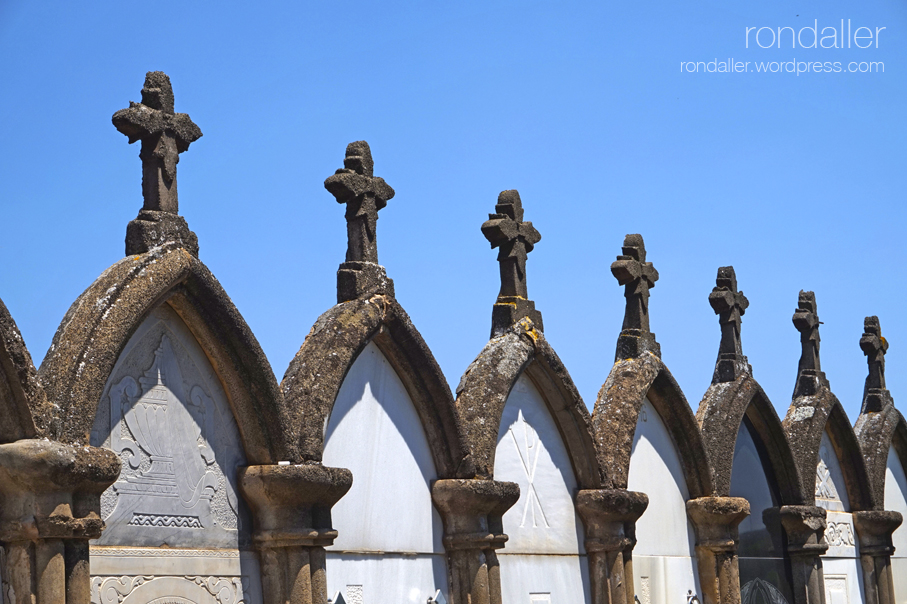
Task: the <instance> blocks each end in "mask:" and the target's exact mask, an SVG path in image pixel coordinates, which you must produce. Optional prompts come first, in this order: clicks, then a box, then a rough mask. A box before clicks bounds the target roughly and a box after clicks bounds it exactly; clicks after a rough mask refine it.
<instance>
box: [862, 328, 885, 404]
mask: <svg viewBox="0 0 907 604" xmlns="http://www.w3.org/2000/svg"><path fill="white" fill-rule="evenodd" d="M863 331H864V333H863V337H862V338H860V348H862V349H863V354H865V355H866V362H867V363H869V375H868V376H867V377H866V388H867V389H869V388H878V389H884V388H885V353H886V352H888V340H886V339H885V338H883V337H882V327H881V326H880V325H879V318H878V317H866V319H865V320H864V321H863Z"/></svg>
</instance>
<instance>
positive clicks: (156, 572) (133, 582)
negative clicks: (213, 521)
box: [91, 546, 262, 604]
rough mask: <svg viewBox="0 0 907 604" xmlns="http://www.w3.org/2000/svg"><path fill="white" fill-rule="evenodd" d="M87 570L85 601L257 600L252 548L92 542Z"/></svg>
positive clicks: (242, 603) (249, 603)
mask: <svg viewBox="0 0 907 604" xmlns="http://www.w3.org/2000/svg"><path fill="white" fill-rule="evenodd" d="M91 572H92V579H91V604H145V603H147V602H152V601H155V600H158V599H160V598H166V601H169V602H192V603H195V604H256V603H258V602H261V601H262V596H261V581H260V576H261V574H260V569H259V564H258V556H257V555H256V554H255V553H254V552H239V551H237V550H185V549H159V548H130V547H97V546H92V548H91Z"/></svg>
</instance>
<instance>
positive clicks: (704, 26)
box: [0, 0, 907, 421]
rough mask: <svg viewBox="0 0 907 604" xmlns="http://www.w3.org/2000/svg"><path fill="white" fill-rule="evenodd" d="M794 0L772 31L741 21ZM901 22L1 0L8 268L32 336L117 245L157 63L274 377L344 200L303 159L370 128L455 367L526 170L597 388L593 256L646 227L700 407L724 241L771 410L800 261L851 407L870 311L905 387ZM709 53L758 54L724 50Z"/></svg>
mask: <svg viewBox="0 0 907 604" xmlns="http://www.w3.org/2000/svg"><path fill="white" fill-rule="evenodd" d="M842 19H843V20H844V29H845V32H844V35H845V36H846V39H847V40H848V41H849V43H850V48H846V47H845V48H804V46H811V45H812V41H813V38H812V36H813V34H812V33H811V30H805V31H803V28H805V27H813V26H815V24H816V23H818V29H819V33H820V42H822V43H824V44H825V45H830V44H835V43H837V44H838V45H839V46H840V45H841V43H842V40H841V32H840V29H841V20H842ZM848 21H849V22H850V33H849V34H848V33H847V31H846V29H847V24H848ZM785 27H789V28H791V30H786V29H781V38H780V39H781V42H782V47H781V48H777V42H775V43H774V44H775V45H774V46H773V47H772V48H760V47H759V44H762V45H765V46H768V45H771V44H772V40H773V39H774V38H775V36H777V34H778V31H779V28H785ZM826 27H828V28H836V30H837V31H836V33H835V34H834V38H827V36H831V35H832V34H831V31H832V30H831V29H828V30H825V28H826ZM859 27H866V28H868V29H866V30H858V28H859ZM748 28H756V29H752V30H750V32H749V39H748V40H749V48H747V29H748ZM759 28H765V29H763V30H762V31H759ZM877 28H878V29H877ZM881 28H884V29H881ZM793 31H796V32H798V34H799V42H794V43H795V44H796V48H791V46H790V45H791V43H792V41H793V40H792V35H791V33H792V32H793ZM867 32H869V33H871V34H872V36H873V37H872V38H866V37H865V36H866V34H867ZM905 32H907V4H905V3H904V2H903V1H902V0H868V1H867V2H861V3H854V2H843V1H841V0H822V1H818V0H784V1H781V0H758V1H757V0H699V1H697V2H664V1H662V0H657V1H655V2H621V3H615V2H569V1H568V2H556V3H555V2H535V1H531V0H523V1H521V2H475V3H469V2H443V3H442V2H409V3H402V2H398V3H359V2H344V3H329V2H292V3H283V4H280V3H276V2H275V3H252V2H242V3H232V4H231V3H226V2H218V3H214V2H166V1H159V2H154V3H147V2H146V3H137V2H93V3H73V2H40V3H36V2H26V1H25V0H3V1H2V2H0V82H2V84H0V86H2V94H0V116H2V119H3V129H2V131H3V135H2V143H0V199H2V203H3V213H2V223H0V224H2V225H3V229H2V238H0V298H2V299H3V300H4V302H5V303H6V304H7V306H8V307H9V310H10V312H11V313H12V314H13V317H14V318H15V320H16V321H17V322H18V325H19V327H20V328H21V331H22V333H23V336H24V338H25V340H26V343H27V345H28V347H29V349H30V351H31V353H32V356H33V357H34V360H35V363H36V364H40V361H41V359H42V358H43V357H44V354H45V351H46V350H47V347H48V346H49V344H50V341H51V338H52V336H53V333H54V331H55V329H56V327H57V325H58V324H59V322H60V320H61V319H62V318H63V315H64V313H65V312H66V310H67V308H68V307H69V305H70V304H71V303H72V301H73V300H74V299H75V298H76V297H77V296H78V295H79V294H80V293H81V292H82V291H83V290H84V289H85V288H86V287H87V286H88V285H89V284H90V283H91V282H92V281H93V280H94V279H95V278H96V277H97V276H98V275H99V274H100V273H101V272H102V271H103V270H104V269H105V268H106V267H107V266H109V265H110V264H112V263H114V262H115V261H117V260H118V259H120V258H121V257H122V256H123V253H124V251H123V238H124V235H125V229H126V224H127V222H128V221H129V220H131V219H133V218H134V217H135V215H136V213H137V211H138V210H139V208H140V207H141V204H142V199H141V167H140V162H139V159H138V152H139V145H138V144H136V145H133V146H129V145H128V144H127V140H126V138H125V137H124V136H123V135H122V134H120V133H119V132H117V131H116V130H115V129H114V127H113V126H112V125H111V123H110V117H111V115H112V114H113V113H114V112H115V111H116V110H118V109H121V108H124V107H126V106H128V103H129V101H130V100H132V101H139V100H141V95H140V90H141V87H142V83H143V81H144V75H145V72H146V71H149V70H162V71H165V72H166V73H167V74H169V75H170V77H171V80H172V82H173V86H174V91H175V94H176V109H177V111H181V112H186V113H188V114H189V115H190V116H191V118H192V119H193V120H194V121H195V123H197V124H198V125H199V126H200V127H201V129H202V131H203V132H204V137H203V138H202V139H200V140H199V141H197V142H196V143H193V145H192V147H191V148H190V149H189V151H188V152H187V153H184V154H183V155H182V156H181V161H180V164H179V177H178V179H179V192H180V210H181V213H182V215H183V216H185V217H186V219H187V220H188V222H189V225H190V227H191V228H192V229H193V230H194V231H195V232H196V233H197V234H198V236H199V240H200V245H201V258H202V260H203V261H204V262H205V263H206V264H207V265H208V266H209V267H210V268H211V270H212V271H213V272H214V274H215V275H216V276H217V277H218V279H219V280H220V282H221V283H222V284H223V286H224V287H225V289H226V290H227V292H228V293H229V294H230V296H231V297H232V299H233V301H234V302H235V303H236V305H237V307H238V308H239V310H240V312H242V314H243V315H244V317H245V318H246V320H247V321H248V323H249V325H250V326H251V328H252V330H253V331H254V332H255V334H256V335H257V337H258V339H259V341H260V342H261V344H262V347H263V348H264V350H265V352H266V353H267V355H268V358H269V359H270V361H271V365H272V367H273V369H274V371H275V373H276V374H277V377H278V379H280V378H281V377H282V376H283V373H284V371H285V369H286V367H287V365H288V363H289V362H290V359H291V358H292V357H293V355H294V354H295V353H296V351H297V350H298V348H299V346H300V345H301V344H302V341H303V339H304V338H305V336H306V334H307V333H308V331H309V329H310V327H311V325H312V323H313V322H314V321H315V319H316V318H317V317H318V315H319V314H321V313H322V312H323V311H324V310H326V309H327V308H329V307H330V306H331V305H332V304H334V302H335V283H336V277H335V271H336V269H337V265H338V264H339V263H340V262H342V261H343V256H344V252H345V248H346V238H345V223H344V218H343V207H341V206H339V205H338V204H337V203H336V202H335V201H334V198H333V197H332V196H331V195H330V194H329V193H327V191H325V190H324V188H323V181H324V179H325V178H326V177H327V176H329V175H330V174H332V173H333V172H334V170H335V169H337V168H339V167H341V166H342V160H343V155H344V149H345V147H346V145H347V143H349V142H351V141H355V140H360V139H365V140H367V141H368V142H369V143H370V144H371V148H372V152H373V155H374V158H375V173H376V175H378V176H382V177H384V178H385V179H386V180H387V182H388V183H389V184H390V185H391V186H393V187H394V188H395V189H396V192H397V195H396V197H395V198H394V199H392V200H391V201H390V203H389V204H388V206H387V208H385V209H384V210H382V211H381V214H380V220H379V222H378V243H379V254H380V260H381V263H382V264H384V265H385V266H386V267H387V270H388V273H389V275H390V276H391V277H392V278H393V279H394V280H395V282H396V289H397V297H398V299H399V300H400V302H401V303H402V304H403V306H404V308H406V309H407V311H408V312H409V314H410V316H411V317H412V319H413V321H414V323H415V325H416V326H417V328H418V329H419V330H420V331H421V333H422V335H423V336H424V337H425V340H426V341H427V342H428V344H429V346H430V347H431V348H432V350H433V351H434V354H435V355H436V357H437V359H438V361H439V363H440V365H441V367H442V368H443V370H444V372H445V374H446V375H447V378H448V381H449V382H450V384H451V387H452V388H455V387H456V384H457V382H458V381H459V378H460V375H461V374H462V372H463V371H464V370H465V369H466V367H467V366H468V364H469V363H470V362H471V361H472V359H473V358H474V357H475V355H476V354H478V352H479V351H480V350H481V348H482V346H483V345H484V344H485V342H486V341H487V339H488V332H489V328H490V316H491V305H492V303H493V302H494V299H495V296H496V293H497V290H498V269H497V263H496V261H495V259H496V252H495V251H492V250H491V249H490V248H489V245H488V243H487V242H486V240H485V239H484V238H483V236H482V234H481V232H480V230H479V227H480V225H481V224H482V222H483V220H485V219H486V218H487V213H488V212H491V211H494V204H495V201H496V199H497V195H498V193H499V192H500V191H501V190H504V189H511V188H516V189H518V190H519V191H520V194H521V196H522V199H523V203H524V207H525V210H526V219H528V220H531V221H532V222H533V224H534V225H535V227H536V228H537V229H538V230H539V231H540V232H541V234H542V240H541V242H540V243H539V244H538V245H537V246H536V248H535V251H533V252H532V254H531V255H530V257H529V262H528V284H529V294H530V297H531V298H532V299H534V300H535V302H536V305H537V308H538V309H539V310H540V311H541V312H542V313H543V316H544V319H545V334H546V336H547V338H548V340H549V341H550V342H551V343H552V345H553V346H554V347H555V349H556V350H557V351H558V353H559V354H560V356H561V358H562V360H563V361H564V363H565V364H566V366H567V368H568V370H569V371H570V373H571V375H572V376H573V379H574V380H575V382H576V384H577V386H578V388H579V390H580V392H581V394H582V396H583V398H584V400H585V401H586V404H587V405H589V406H590V407H591V406H592V404H593V403H594V402H595V398H596V395H597V392H598V390H599V388H600V386H601V384H602V383H603V382H604V380H605V378H606V377H607V374H608V371H609V370H610V368H611V366H612V363H613V358H614V345H615V342H616V338H617V334H618V332H619V330H620V326H621V321H622V317H623V307H624V298H623V288H621V287H619V286H618V284H617V282H616V280H615V279H614V278H613V277H612V276H611V273H610V271H609V265H610V263H611V262H612V261H613V260H614V259H615V256H616V255H617V254H619V253H620V246H621V242H622V240H623V237H624V235H625V234H627V233H637V232H638V233H642V234H643V235H644V237H645V241H646V246H647V248H648V252H649V260H651V261H652V262H653V263H654V265H655V267H656V269H657V270H658V271H659V272H660V275H661V278H660V280H659V281H658V283H657V285H656V287H655V289H654V290H653V291H652V297H651V300H650V310H651V322H652V329H653V331H654V332H655V333H656V335H657V338H658V341H659V342H660V343H661V346H662V352H663V358H664V361H665V362H666V363H667V365H668V366H669V367H670V368H671V370H672V372H673V373H674V376H675V377H676V378H677V380H678V382H679V383H680V385H681V387H682V388H683V390H684V392H685V394H686V396H687V399H688V400H689V401H690V403H691V405H692V406H693V408H694V409H695V408H696V407H697V406H698V404H699V400H700V398H701V397H702V394H703V393H704V391H705V390H706V388H707V387H708V385H709V382H710V380H711V376H712V371H713V368H714V361H715V357H716V353H717V348H718V341H719V326H718V321H717V318H716V317H715V315H714V314H713V312H712V310H711V308H710V306H709V304H708V294H709V292H710V291H711V288H712V287H713V286H714V281H715V274H716V270H717V268H718V267H719V266H723V265H728V264H732V265H734V267H735V268H736V271H737V277H738V280H739V284H740V288H741V289H742V290H743V291H744V292H745V293H746V295H747V297H748V298H749V301H750V308H749V310H748V311H747V313H746V315H745V317H744V322H743V343H744V352H745V353H746V354H747V355H748V357H749V360H750V362H751V363H752V365H753V368H754V373H755V376H756V378H757V379H758V380H759V381H760V383H761V384H762V386H763V387H764V388H765V390H766V392H767V393H768V395H769V397H770V398H771V399H772V401H773V402H774V404H775V406H776V407H777V408H778V411H779V413H780V414H781V415H782V416H783V415H784V413H785V412H786V409H787V406H788V404H789V402H790V397H791V392H792V390H793V386H794V379H795V375H796V371H797V359H798V357H799V354H800V345H799V336H798V333H797V332H796V330H795V329H794V327H793V325H792V323H791V316H792V314H793V311H794V309H795V308H796V304H797V293H798V291H799V290H800V289H811V290H814V291H815V292H816V295H817V298H818V304H819V316H820V318H821V319H822V320H823V321H824V325H823V326H822V328H821V336H822V350H821V354H822V361H823V363H822V367H823V369H824V370H825V372H826V374H827V375H828V378H829V380H830V382H831V386H832V389H833V390H834V391H835V393H836V394H837V395H838V397H839V398H840V399H841V401H842V403H843V404H844V407H845V409H846V410H847V412H848V415H849V416H850V418H851V421H853V420H855V419H856V414H857V413H858V411H859V405H860V400H861V395H862V387H863V380H864V378H865V375H866V363H865V358H864V356H863V354H862V352H861V351H860V348H859V346H858V342H859V339H860V335H861V334H862V331H863V318H864V316H866V315H872V314H875V315H878V316H879V317H880V320H881V324H882V331H883V334H884V335H885V336H886V337H887V339H888V340H889V341H890V343H891V349H890V352H889V354H888V372H887V377H888V386H889V388H890V389H891V391H892V393H893V395H894V397H895V400H896V401H898V400H899V401H901V404H902V408H907V407H903V405H907V353H905V351H907V321H905V318H904V313H903V310H901V309H902V306H903V300H904V294H905V280H904V276H903V275H904V273H903V270H902V267H903V266H904V263H905V260H907V255H905V250H904V245H903V243H902V239H903V237H904V218H905V210H904V191H905V190H907V182H905V181H907V171H905V169H904V165H905V159H907V153H905V146H904V141H905V140H907V121H905V117H904V99H905V98H907V90H905V89H907V78H905V68H907V35H905ZM876 34H878V35H876ZM770 35H771V38H770V37H769V36H770ZM756 36H759V37H758V38H757V37H756ZM855 36H856V37H855ZM876 42H877V43H878V48H876ZM858 44H859V45H867V44H869V47H867V48H857V45H858ZM845 46H846V44H845ZM729 59H733V61H732V69H736V68H737V66H738V64H743V63H746V62H749V64H748V66H745V67H748V69H749V71H746V70H743V71H740V72H732V73H726V72H718V70H719V69H721V66H720V65H719V63H722V62H724V63H725V65H724V67H725V68H727V64H726V62H727V61H728V60H729ZM713 61H714V64H712V65H710V63H711V62H713ZM789 61H795V63H794V68H795V69H797V68H799V69H800V70H803V69H809V70H810V71H809V72H808V73H800V74H797V73H796V72H795V73H789V72H787V71H786V69H789V68H790V65H788V64H787V62H789ZM687 62H693V63H694V64H693V65H692V67H690V66H687V64H686V63H687ZM696 62H701V66H700V65H696ZM772 62H776V63H775V64H774V65H772V64H771V63H772ZM807 62H809V63H808V65H807ZM816 62H818V63H819V67H818V69H821V70H823V71H822V72H818V73H817V72H815V71H814V70H815V69H816V68H817V67H816ZM835 62H838V63H839V68H840V69H841V71H835V67H836V65H835ZM851 62H853V65H855V67H854V68H855V69H857V70H858V71H857V72H856V73H851V72H849V71H848V66H849V65H850V64H851ZM870 62H882V63H884V73H880V72H878V71H876V70H878V69H879V68H878V66H870ZM759 63H762V64H764V68H765V69H768V70H769V71H768V72H759V71H757V69H758V68H757V64H759ZM826 63H827V64H828V66H826ZM861 64H863V65H865V66H866V67H865V68H866V69H872V70H873V71H870V72H868V73H860V72H859V70H860V69H861V68H864V67H863V65H861ZM689 69H694V70H695V71H694V72H690V71H688V70H689ZM710 69H714V70H715V72H714V73H712V72H709V71H708V70H710ZM772 69H777V70H779V71H777V72H773V71H772ZM825 69H830V70H831V71H830V72H828V73H826V72H824V70H825ZM703 70H706V71H705V72H703Z"/></svg>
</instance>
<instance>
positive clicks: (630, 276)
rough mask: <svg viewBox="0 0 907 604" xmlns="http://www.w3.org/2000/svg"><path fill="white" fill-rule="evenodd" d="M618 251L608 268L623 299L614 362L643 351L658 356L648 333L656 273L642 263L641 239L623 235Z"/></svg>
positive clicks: (643, 255) (642, 249)
mask: <svg viewBox="0 0 907 604" xmlns="http://www.w3.org/2000/svg"><path fill="white" fill-rule="evenodd" d="M621 250H622V251H623V254H622V255H620V256H618V257H617V260H616V261H615V262H613V263H612V264H611V273H612V274H613V275H614V277H615V278H616V279H617V282H618V283H619V284H620V285H623V286H624V297H626V299H627V306H626V309H625V311H624V323H623V328H622V330H621V337H620V338H618V341H617V358H618V359H620V358H631V357H637V356H639V355H640V354H641V353H642V352H644V351H647V350H648V351H650V352H652V353H654V354H655V355H657V356H660V355H661V350H660V347H659V346H658V343H657V342H656V341H655V334H653V333H651V331H650V330H649V290H650V289H651V288H653V287H655V282H656V281H658V271H657V270H655V267H654V266H652V263H651V262H646V245H645V242H643V239H642V235H627V236H626V237H625V238H624V245H623V247H622V248H621Z"/></svg>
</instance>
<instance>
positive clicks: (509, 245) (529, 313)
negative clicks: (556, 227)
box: [482, 189, 542, 337]
mask: <svg viewBox="0 0 907 604" xmlns="http://www.w3.org/2000/svg"><path fill="white" fill-rule="evenodd" d="M494 209H495V212H496V213H495V214H489V215H488V220H486V221H485V222H484V223H483V224H482V234H483V235H485V238H486V239H487V240H488V241H489V243H491V248H492V249H494V248H498V263H499V266H500V270H501V290H500V292H498V299H497V302H496V303H495V305H494V309H493V311H492V319H491V323H492V327H491V333H492V337H493V336H494V335H496V334H498V333H500V332H501V331H502V330H505V329H507V328H509V327H510V326H511V325H513V324H514V323H516V322H517V321H519V320H520V319H522V318H524V317H529V319H530V320H531V321H532V323H533V325H534V326H535V327H536V328H537V329H542V315H541V313H540V312H538V311H537V310H535V303H534V302H532V301H531V300H529V299H528V298H529V293H528V290H527V288H526V259H527V256H528V255H529V252H531V251H532V249H533V247H535V244H536V243H538V242H539V241H541V240H542V236H541V234H539V232H538V231H537V230H536V229H535V227H534V226H532V223H531V222H524V221H523V202H522V200H521V199H520V194H519V192H518V191H517V190H516V189H512V190H509V191H503V192H501V194H500V195H498V203H497V205H495V206H494Z"/></svg>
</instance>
